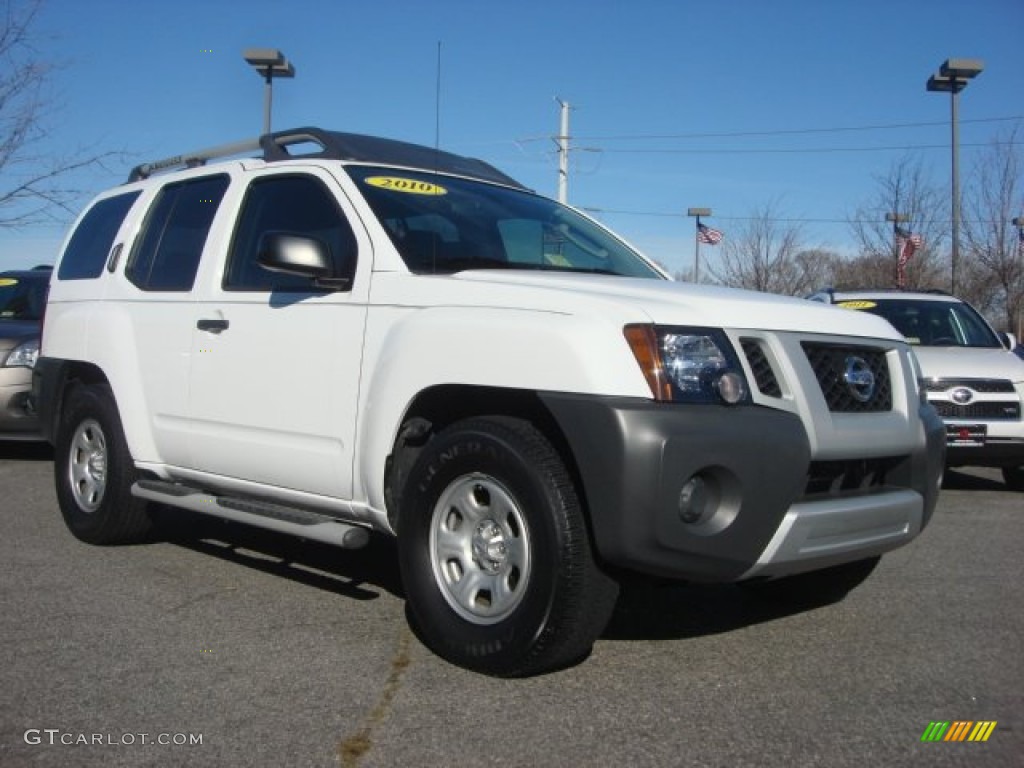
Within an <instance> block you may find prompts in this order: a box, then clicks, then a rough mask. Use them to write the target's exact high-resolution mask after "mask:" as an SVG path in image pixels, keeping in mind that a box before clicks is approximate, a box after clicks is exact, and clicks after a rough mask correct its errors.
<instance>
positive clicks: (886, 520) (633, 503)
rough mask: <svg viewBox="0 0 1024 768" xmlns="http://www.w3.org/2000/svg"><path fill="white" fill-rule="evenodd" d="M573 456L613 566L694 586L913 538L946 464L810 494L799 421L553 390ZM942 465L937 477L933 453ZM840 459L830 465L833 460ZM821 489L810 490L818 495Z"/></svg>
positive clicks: (855, 465)
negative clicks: (695, 583) (671, 578)
mask: <svg viewBox="0 0 1024 768" xmlns="http://www.w3.org/2000/svg"><path fill="white" fill-rule="evenodd" d="M543 400H544V403H545V404H546V405H547V407H548V408H549V409H550V411H551V413H552V414H553V415H554V417H555V419H556V421H557V422H558V423H559V425H560V427H561V429H562V432H563V434H564V435H565V436H566V439H567V440H568V442H569V447H570V449H571V451H572V453H573V456H574V458H575V462H576V467H577V469H578V472H579V476H580V480H581V484H582V486H583V490H584V495H585V497H586V503H587V506H588V509H589V512H590V521H591V525H592V528H593V534H594V539H595V542H596V544H597V548H598V551H599V552H600V555H601V557H602V558H604V559H605V561H607V562H608V563H610V564H613V565H616V566H620V567H624V568H627V569H629V570H635V571H640V572H645V573H651V574H656V575H662V576H669V577H673V578H682V579H687V580H692V581H706V582H723V581H737V580H740V579H743V578H748V577H751V576H754V575H781V574H783V573H790V572H799V571H803V570H811V569H814V568H819V567H827V566H828V565H834V564H837V563H840V562H846V561H850V560H857V559H862V558H865V557H871V556H873V555H876V554H879V553H880V552H883V551H886V550H889V549H893V548H895V547H898V546H900V545H902V544H904V543H906V542H908V541H909V540H910V539H912V538H913V537H914V536H915V535H917V533H919V532H920V530H921V529H922V528H923V527H924V525H925V524H926V523H927V521H928V517H929V516H930V514H931V511H932V508H933V507H934V504H935V496H936V494H937V486H938V479H937V478H938V475H937V472H939V473H940V472H941V457H935V456H932V455H931V454H932V453H934V452H935V451H933V450H930V449H931V448H932V445H931V444H932V443H935V442H936V441H935V440H933V439H928V438H931V437H932V436H931V435H930V434H926V432H931V431H934V430H927V429H922V434H921V441H920V447H919V449H918V450H915V451H914V453H912V454H911V455H907V456H896V457H891V458H889V459H886V460H884V461H882V462H878V464H879V466H883V465H884V469H876V470H873V471H871V472H868V473H866V474H865V473H864V471H863V469H862V465H863V462H861V461H860V460H858V459H856V458H851V459H850V461H849V462H848V464H849V471H848V473H847V474H848V476H852V477H855V478H856V479H857V482H856V483H854V484H852V486H853V487H851V483H848V482H845V481H844V482H837V483H836V484H835V488H833V489H831V490H829V491H828V492H826V493H822V492H820V490H819V489H817V488H812V485H811V482H810V478H811V477H812V476H814V475H815V473H816V471H817V469H816V467H817V465H816V464H815V463H814V462H812V456H811V453H810V446H809V441H808V438H807V435H806V432H805V430H804V427H803V424H802V423H801V421H800V419H799V418H798V417H797V416H795V415H794V414H790V413H786V412H783V411H778V410H774V409H770V408H763V407H759V406H737V407H728V406H714V405H680V404H662V403H653V402H650V401H646V400H635V399H629V398H600V397H587V396H578V395H562V394H545V395H544V396H543ZM936 458H938V459H939V463H938V464H937V467H938V469H936V461H935V459H936ZM832 463H835V462H832ZM812 491H813V492H812Z"/></svg>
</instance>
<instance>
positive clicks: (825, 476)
mask: <svg viewBox="0 0 1024 768" xmlns="http://www.w3.org/2000/svg"><path fill="white" fill-rule="evenodd" d="M905 459H906V457H905V456H896V457H885V458H878V459H847V460H844V461H812V462H811V466H810V467H809V468H808V470H807V484H806V486H805V487H804V496H822V495H828V496H838V495H842V494H851V493H858V492H865V491H871V490H877V489H879V488H882V487H884V486H885V485H886V477H887V475H888V474H889V472H891V471H892V469H893V468H894V467H896V466H898V465H899V464H900V462H902V461H904V460H905Z"/></svg>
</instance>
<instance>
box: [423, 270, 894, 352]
mask: <svg viewBox="0 0 1024 768" xmlns="http://www.w3.org/2000/svg"><path fill="white" fill-rule="evenodd" d="M412 277H413V279H417V278H418V279H424V277H423V276H412ZM425 279H430V280H437V281H438V283H439V284H438V286H437V287H438V289H439V290H437V291H432V292H429V295H431V296H432V297H433V298H434V299H436V300H438V303H441V304H444V303H449V302H450V301H456V302H458V303H469V304H479V305H491V306H493V305H496V304H497V305H500V306H505V307H510V308H511V307H515V308H521V309H535V310H539V311H555V312H560V313H563V314H574V315H588V314H592V313H597V314H601V315H602V316H604V315H606V313H607V312H608V311H611V310H613V309H617V310H618V311H619V312H620V313H621V315H622V316H624V317H625V318H627V319H626V322H645V321H649V322H654V323H658V324H662V325H688V326H709V327H719V328H733V329H737V330H742V329H751V330H771V331H800V332H813V333H823V334H837V335H856V336H865V337H870V338H881V339H893V340H896V341H903V337H902V336H900V335H899V334H898V333H897V332H896V330H895V329H894V328H893V327H892V326H891V325H889V323H888V322H886V321H885V320H883V319H881V318H879V317H876V316H874V315H868V314H863V313H859V312H849V311H845V310H842V309H839V308H837V307H832V306H829V305H826V304H821V303H818V302H812V301H807V300H805V299H797V298H792V297H789V296H777V295H774V294H768V293H758V292H755V291H743V290H738V289H734V288H722V287H719V286H710V285H695V284H692V283H679V282H674V281H671V280H651V279H643V278H630V277H611V276H607V275H587V274H567V273H559V272H532V271H525V270H476V271H467V272H460V273H458V274H455V275H451V276H443V277H440V276H431V277H426V278H425ZM440 283H447V286H446V287H445V288H444V289H441V286H440ZM485 288H486V290H484V289H485ZM421 295H422V294H421ZM474 295H475V296H477V297H479V301H474V300H473V298H472V297H473V296H474ZM430 303H432V304H433V303H435V302H434V301H431V302H430Z"/></svg>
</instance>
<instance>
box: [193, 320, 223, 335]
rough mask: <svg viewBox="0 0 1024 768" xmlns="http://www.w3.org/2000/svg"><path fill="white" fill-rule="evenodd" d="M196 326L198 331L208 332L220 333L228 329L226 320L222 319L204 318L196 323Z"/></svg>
mask: <svg viewBox="0 0 1024 768" xmlns="http://www.w3.org/2000/svg"><path fill="white" fill-rule="evenodd" d="M196 328H198V329H199V330H200V331H209V332H210V333H220V332H221V331H226V330H227V329H228V321H227V320H224V319H216V320H214V319H210V318H204V319H202V320H199V321H198V322H197V323H196Z"/></svg>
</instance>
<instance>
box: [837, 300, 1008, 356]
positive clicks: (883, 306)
mask: <svg viewBox="0 0 1024 768" xmlns="http://www.w3.org/2000/svg"><path fill="white" fill-rule="evenodd" d="M836 304H837V306H840V307H845V308H847V309H861V310H864V311H866V312H870V313H872V314H874V315H879V316H881V317H884V318H885V319H886V320H888V321H889V322H890V323H891V324H892V325H893V327H894V328H895V329H896V330H897V331H899V332H900V333H902V334H903V335H904V336H905V337H906V339H907V341H908V342H910V343H911V344H917V345H920V346H922V347H1001V346H1002V344H1000V343H999V339H998V338H997V337H996V335H995V334H994V333H993V332H992V329H991V328H989V326H988V324H987V323H986V322H985V321H984V320H983V319H982V318H981V315H979V314H978V313H977V312H976V311H975V310H974V309H973V308H972V307H971V306H969V305H967V304H964V303H962V302H950V301H927V300H922V299H871V300H870V301H868V300H862V299H858V300H851V301H839V302H836Z"/></svg>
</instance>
